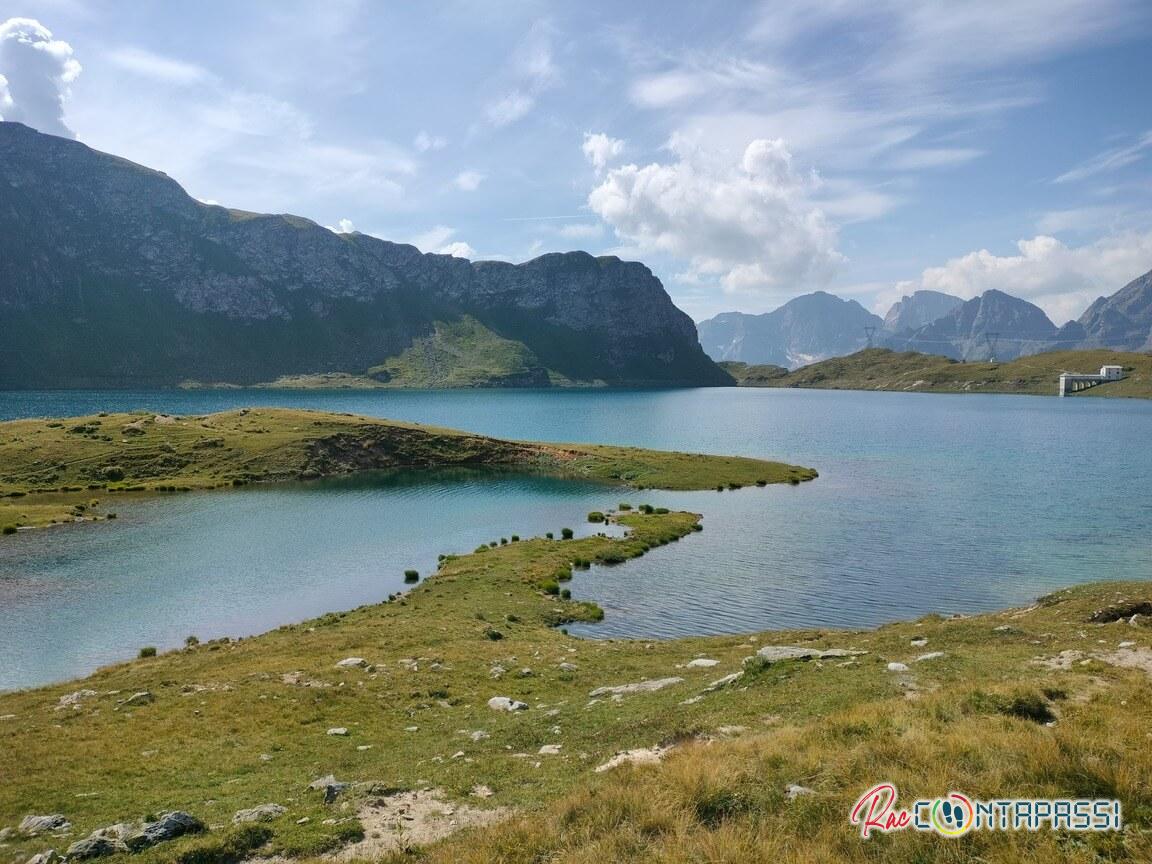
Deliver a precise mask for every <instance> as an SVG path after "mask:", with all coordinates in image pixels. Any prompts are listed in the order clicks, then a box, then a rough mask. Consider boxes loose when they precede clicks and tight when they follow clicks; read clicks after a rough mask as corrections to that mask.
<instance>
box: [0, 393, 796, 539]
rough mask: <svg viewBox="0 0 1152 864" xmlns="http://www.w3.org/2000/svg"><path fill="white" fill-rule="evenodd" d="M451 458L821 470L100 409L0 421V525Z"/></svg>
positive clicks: (674, 482)
mask: <svg viewBox="0 0 1152 864" xmlns="http://www.w3.org/2000/svg"><path fill="white" fill-rule="evenodd" d="M451 465H472V466H478V465H494V466H506V467H509V466H510V467H520V468H524V469H525V470H533V471H544V472H547V473H551V474H556V475H562V476H570V477H579V478H585V479H591V480H600V481H604V482H611V483H617V484H623V485H629V486H634V487H637V488H644V487H652V486H658V487H661V488H665V489H704V488H711V487H713V486H716V485H723V486H729V485H732V486H750V485H753V484H757V483H758V484H761V485H766V484H768V483H783V482H790V481H792V482H800V481H801V480H809V479H811V478H813V477H815V476H816V472H815V471H812V470H811V469H808V468H799V467H796V466H792V465H784V464H782V463H779V462H766V461H762V460H758V459H743V458H738V457H727V456H702V455H697V454H688V453H664V452H659V451H654V450H643V449H639V448H634V447H611V446H604V445H591V444H540V443H533V442H523V441H503V440H500V439H497V438H488V437H486V436H483V435H472V434H469V433H467V432H457V431H454V430H451V429H439V428H436V427H431V426H420V425H417V424H412V423H400V422H396V421H391V420H376V419H370V418H366V417H356V416H353V415H351V414H331V413H325V412H317V411H299V410H290V409H279V408H260V409H252V410H248V409H242V410H239V411H228V412H224V413H220V414H210V415H207V416H199V417H171V416H167V415H154V414H101V415H98V416H92V417H73V418H71V419H66V420H14V421H10V422H6V423H0V530H11V529H13V528H15V527H18V526H19V527H23V526H35V525H44V524H50V523H52V522H65V521H73V520H76V519H94V518H95V519H99V518H106V517H107V516H108V515H110V513H112V512H115V511H114V507H115V504H114V501H115V498H116V497H117V495H120V494H125V493H133V492H181V491H190V490H193V489H211V488H218V487H226V486H238V485H243V484H245V483H252V482H275V481H283V480H295V479H309V478H316V477H325V476H332V475H336V474H346V473H350V472H353V471H361V470H369V469H379V468H401V467H427V468H431V467H442V466H451ZM110 508H111V509H110Z"/></svg>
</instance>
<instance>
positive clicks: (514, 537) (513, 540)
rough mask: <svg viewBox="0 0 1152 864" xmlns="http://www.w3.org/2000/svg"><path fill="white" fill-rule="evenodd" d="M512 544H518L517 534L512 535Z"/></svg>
mask: <svg viewBox="0 0 1152 864" xmlns="http://www.w3.org/2000/svg"><path fill="white" fill-rule="evenodd" d="M512 542H513V543H519V542H520V535H519V534H513V535H512Z"/></svg>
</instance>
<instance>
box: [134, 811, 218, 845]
mask: <svg viewBox="0 0 1152 864" xmlns="http://www.w3.org/2000/svg"><path fill="white" fill-rule="evenodd" d="M203 830H204V823H203V822H201V821H200V820H199V819H197V818H196V817H195V816H193V815H191V814H190V813H185V812H184V811H182V810H173V811H171V812H170V813H162V814H160V818H159V819H157V820H156V821H155V822H149V823H148V824H147V825H145V826H144V830H143V831H141V832H140V833H139V834H138V835H135V836H136V837H142V838H143V839H144V841H145V845H146V846H155V845H156V844H157V843H163V842H165V841H167V840H175V839H176V838H177V837H183V836H184V835H185V834H197V833H199V832H201V831H203Z"/></svg>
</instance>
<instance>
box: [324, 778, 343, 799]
mask: <svg viewBox="0 0 1152 864" xmlns="http://www.w3.org/2000/svg"><path fill="white" fill-rule="evenodd" d="M347 788H348V784H347V783H329V784H328V785H327V786H325V787H324V803H325V804H331V803H332V802H333V801H335V800H336V799H337V798H339V797H340V796H341V795H342V794H344V790H345V789H347Z"/></svg>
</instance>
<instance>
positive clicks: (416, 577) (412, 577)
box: [404, 570, 420, 584]
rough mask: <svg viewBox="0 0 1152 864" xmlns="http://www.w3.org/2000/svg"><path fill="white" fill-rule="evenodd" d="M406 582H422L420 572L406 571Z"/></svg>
mask: <svg viewBox="0 0 1152 864" xmlns="http://www.w3.org/2000/svg"><path fill="white" fill-rule="evenodd" d="M404 581H405V582H407V583H408V584H412V583H413V582H419V581H420V571H419V570H405V571H404Z"/></svg>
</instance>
